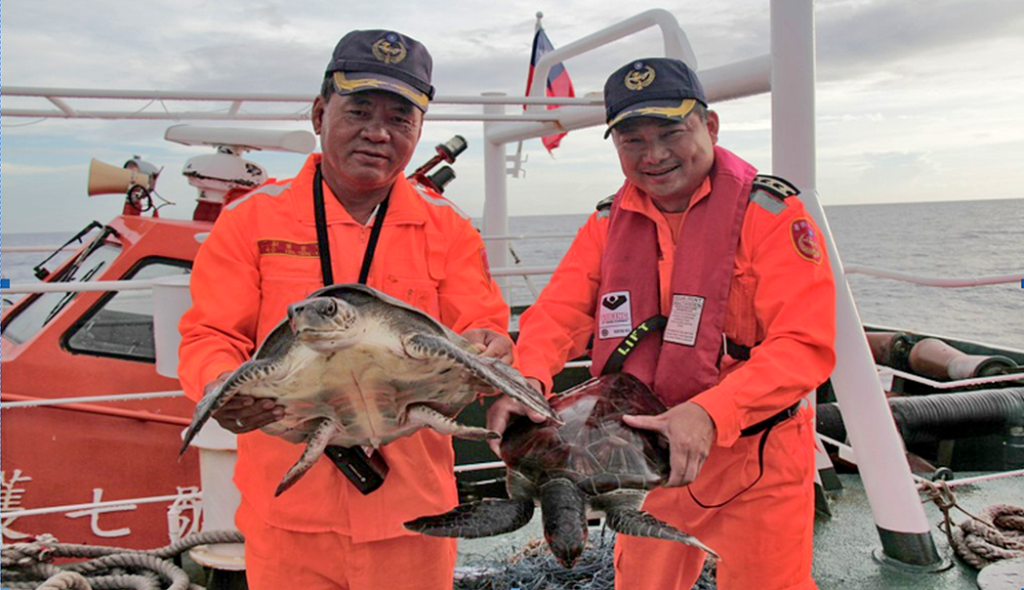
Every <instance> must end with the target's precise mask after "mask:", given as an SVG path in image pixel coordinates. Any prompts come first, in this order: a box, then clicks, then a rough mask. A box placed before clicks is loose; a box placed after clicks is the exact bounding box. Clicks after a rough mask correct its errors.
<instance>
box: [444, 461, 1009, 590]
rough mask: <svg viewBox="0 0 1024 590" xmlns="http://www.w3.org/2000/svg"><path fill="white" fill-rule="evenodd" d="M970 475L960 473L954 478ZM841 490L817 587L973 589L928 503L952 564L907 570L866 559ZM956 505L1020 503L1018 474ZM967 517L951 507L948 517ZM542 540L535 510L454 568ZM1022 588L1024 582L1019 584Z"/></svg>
mask: <svg viewBox="0 0 1024 590" xmlns="http://www.w3.org/2000/svg"><path fill="white" fill-rule="evenodd" d="M971 475H976V474H968V473H963V474H959V476H960V477H963V478H966V477H969V476H971ZM840 480H841V481H842V483H843V490H842V491H841V492H838V493H837V494H835V495H834V497H833V499H832V502H831V508H832V514H833V516H832V518H821V517H819V518H818V520H817V522H816V523H815V530H814V533H815V552H814V578H815V580H816V581H817V584H818V587H819V588H820V589H821V590H850V589H857V590H904V589H905V590H917V589H920V590H924V589H928V590H947V589H948V590H967V589H976V588H977V587H978V586H977V582H976V579H977V572H976V571H975V570H973V569H971V568H970V567H969V566H967V565H965V564H964V563H963V562H962V561H960V560H958V559H957V558H955V557H954V556H953V554H952V549H951V548H950V547H949V543H948V542H947V540H946V537H945V535H944V534H943V533H942V532H940V530H939V528H938V523H939V522H940V521H941V520H942V513H941V512H940V511H939V509H938V508H937V507H936V506H935V504H934V503H931V502H929V503H928V504H926V506H925V513H926V514H927V516H928V520H929V522H931V523H932V537H933V538H934V540H935V544H936V546H937V548H938V550H939V553H940V555H942V556H943V557H945V558H946V559H950V560H951V561H952V567H950V568H949V569H947V570H945V571H942V572H938V573H927V574H918V573H907V572H904V571H901V570H899V569H898V568H895V567H891V566H887V565H883V564H881V563H879V562H878V561H876V560H875V559H874V558H873V557H872V552H874V551H875V550H876V549H879V548H880V547H881V543H880V542H879V540H878V533H877V532H876V529H875V524H874V521H873V519H872V517H871V508H870V506H869V504H868V501H867V496H866V494H865V493H864V487H863V485H862V484H861V481H860V479H859V478H858V477H857V476H855V475H840ZM954 494H955V497H956V500H957V502H958V504H959V505H961V506H963V507H964V509H965V510H967V511H968V512H971V513H972V514H978V513H980V512H981V511H982V510H983V509H984V508H986V507H987V506H990V505H992V504H997V503H1007V504H1014V505H1018V506H1019V505H1022V504H1024V478H1022V477H1016V478H1004V479H998V480H990V481H985V482H982V483H980V484H974V485H966V486H960V487H956V488H954ZM966 518H967V517H966V516H965V515H964V514H963V513H960V512H958V511H954V514H953V521H954V522H955V523H959V522H961V521H963V520H965V519H966ZM543 538H544V535H543V532H542V530H541V523H540V518H539V511H538V512H537V513H536V514H535V516H534V518H533V520H532V521H531V522H530V523H529V524H528V525H527V526H526V527H524V528H523V529H520V530H519V531H516V532H514V533H510V534H506V535H500V536H498V537H491V538H487V539H474V540H462V541H460V543H459V560H458V564H459V566H463V567H464V566H467V565H472V566H480V564H481V563H485V562H488V561H489V560H491V561H492V563H494V565H498V563H497V562H496V561H493V560H498V559H501V558H503V557H508V556H510V555H512V554H514V553H516V552H517V551H518V549H520V548H521V547H523V546H524V545H526V544H527V543H529V542H531V541H536V540H541V539H543ZM1020 586H1021V587H1022V588H1024V582H1022V583H1021V585H1020Z"/></svg>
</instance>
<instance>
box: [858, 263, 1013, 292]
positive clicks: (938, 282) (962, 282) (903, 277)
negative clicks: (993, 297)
mask: <svg viewBox="0 0 1024 590" xmlns="http://www.w3.org/2000/svg"><path fill="white" fill-rule="evenodd" d="M843 270H844V271H845V272H846V274H848V275H849V274H862V275H868V276H873V277H878V278H883V279H892V280H894V281H902V282H904V283H914V284H916V285H924V286H927V287H946V288H960V287H980V286H982V285H999V284H1003V283H1016V282H1018V281H1024V271H1018V272H1016V273H1011V274H1006V275H992V276H986V277H969V278H966V279H949V278H941V277H922V276H918V275H914V274H910V273H905V272H900V271H895V270H889V269H886V268H877V267H873V266H863V265H859V264H844V265H843Z"/></svg>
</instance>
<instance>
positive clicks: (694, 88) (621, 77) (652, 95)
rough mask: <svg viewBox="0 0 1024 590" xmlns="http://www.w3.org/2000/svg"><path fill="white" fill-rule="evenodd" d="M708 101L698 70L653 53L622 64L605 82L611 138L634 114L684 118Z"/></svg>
mask: <svg viewBox="0 0 1024 590" xmlns="http://www.w3.org/2000/svg"><path fill="white" fill-rule="evenodd" d="M698 102H699V103H701V104H703V105H704V106H707V105H708V101H707V99H706V98H705V97H704V87H703V86H701V84H700V80H699V79H698V78H697V74H696V73H694V71H693V70H691V69H690V68H689V67H688V66H687V65H686V64H685V63H683V62H682V61H680V60H678V59H671V58H667V57H651V58H645V59H638V60H636V61H633V62H631V63H629V64H627V65H625V66H622V67H621V68H619V69H618V70H616V71H615V73H614V74H612V75H611V76H610V77H609V78H608V81H607V82H605V84H604V107H605V113H606V115H607V119H606V120H607V122H608V130H607V131H605V134H604V136H605V137H606V138H607V137H608V135H609V134H610V133H611V132H612V128H613V127H615V126H616V125H618V124H619V123H620V122H622V121H624V120H626V119H631V118H633V117H658V118H661V119H671V120H678V121H682V120H683V119H685V118H686V115H689V114H690V111H692V110H693V107H694V106H695V105H696V104H697V103H698Z"/></svg>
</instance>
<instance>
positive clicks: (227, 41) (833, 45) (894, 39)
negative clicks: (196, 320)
mask: <svg viewBox="0 0 1024 590" xmlns="http://www.w3.org/2000/svg"><path fill="white" fill-rule="evenodd" d="M76 6H77V8H76ZM598 7H599V8H598ZM650 8H664V9H666V10H668V11H669V12H671V13H672V14H673V15H674V16H675V17H676V18H677V19H678V21H679V23H680V25H682V27H683V29H684V30H685V31H686V33H687V36H688V37H689V40H690V43H691V45H692V46H693V49H694V51H695V53H696V55H697V58H698V60H699V67H700V68H701V69H707V68H713V67H716V66H721V65H725V64H728V63H731V62H733V61H736V60H743V59H748V58H753V57H757V56H760V55H764V54H766V53H768V51H769V26H768V18H769V4H768V1H767V0H720V1H718V2H698V1H696V0H668V1H665V2H660V3H653V2H646V1H635V2H623V3H611V2H600V3H596V2H592V1H583V0H560V1H555V0H535V1H533V2H523V1H520V0H509V1H504V2H500V3H481V2H479V1H478V0H473V1H469V0H454V1H450V2H441V3H438V2H431V3H427V2H421V1H419V0H415V1H409V2H402V3H393V4H385V5H381V4H378V3H372V2H364V1H359V2H353V1H350V0H330V1H323V0H307V1H305V2H302V3H299V4H295V3H286V2H280V1H276V0H274V1H261V0H249V1H246V2H236V1H231V0H224V1H221V2H209V1H207V0H174V1H171V0H147V1H146V2H124V1H120V0H93V1H92V2H89V3H88V8H86V7H85V5H74V4H69V3H67V2H66V1H64V0H35V1H33V2H16V3H11V2H9V3H8V4H6V5H4V7H3V12H2V19H0V31H2V36H0V37H2V45H0V80H2V83H3V84H6V85H9V86H41V87H77V88H96V89H133V90H163V91H171V90H195V91H219V92H232V91H237V92H283V93H305V92H308V93H309V95H310V97H311V98H312V96H313V95H314V94H315V93H316V92H317V90H318V89H319V84H320V80H321V76H322V73H323V68H324V66H325V65H326V63H327V61H328V59H329V57H330V52H331V50H332V49H333V47H334V44H335V43H336V42H337V40H338V38H340V37H341V36H342V35H343V34H344V33H345V32H347V31H349V30H351V29H358V28H390V29H395V30H398V31H401V32H403V33H406V34H408V35H410V36H412V37H415V38H417V39H419V40H420V41H422V42H423V43H424V44H425V45H426V46H427V47H428V48H429V49H430V51H431V53H432V54H433V57H434V64H435V66H434V85H435V86H436V87H437V89H438V93H439V94H444V95H477V94H479V93H481V92H486V91H496V92H504V93H507V94H510V95H521V94H522V92H523V88H524V86H525V80H526V74H527V68H528V64H529V58H530V56H529V53H530V44H531V41H532V37H533V30H534V22H535V18H534V14H535V13H536V12H537V11H538V10H539V11H543V12H544V14H545V17H544V27H545V30H546V31H547V33H548V36H549V37H550V38H551V40H552V42H553V43H554V44H555V46H556V47H559V46H562V45H565V44H567V43H569V42H572V41H575V40H577V39H579V38H581V37H583V36H586V35H589V34H591V33H594V32H596V31H598V30H600V29H602V28H604V27H607V26H609V25H612V24H614V23H616V22H618V21H620V20H623V19H625V18H628V17H630V16H633V15H635V14H638V13H640V12H642V11H644V10H647V9H650ZM815 15H816V25H817V58H818V61H817V66H818V71H817V75H818V87H817V91H818V94H817V108H818V127H817V139H818V150H819V152H818V153H819V160H818V167H817V170H818V189H819V192H820V194H821V197H822V199H823V202H824V203H825V205H839V204H853V203H875V202H903V201H934V200H964V199H989V198H1021V197H1022V196H1024V195H1022V188H1021V187H1022V186H1024V165H1022V164H1021V161H1022V157H1024V133H1022V131H1024V109H1022V108H1021V104H1022V103H1024V60H1022V59H1021V56H1022V55H1024V34H1022V31H1024V2H1019V1H1018V0H929V1H923V0H820V1H819V2H818V3H817V5H816V13H815ZM661 52H662V44H661V40H660V36H659V34H658V33H657V32H656V30H654V29H649V30H647V31H644V32H641V33H639V34H637V35H635V36H632V37H630V38H628V39H623V40H620V41H618V42H616V43H614V44H612V45H610V46H607V47H604V48H602V49H600V50H597V51H595V52H593V53H592V54H588V55H584V56H580V57H577V58H573V59H571V60H569V61H567V62H566V63H565V66H566V68H567V69H568V70H569V73H570V76H571V77H572V81H573V84H574V86H575V89H576V93H577V95H579V96H582V95H584V94H586V93H588V92H598V91H600V90H601V89H602V87H603V85H604V81H605V78H606V77H607V75H608V74H609V73H610V72H611V71H613V70H614V69H616V68H617V67H619V66H620V65H622V64H624V63H627V62H628V61H630V60H632V59H634V58H637V57H644V56H653V55H659V54H661ZM2 101H3V102H2V106H0V109H6V108H45V107H48V106H50V105H49V103H45V102H40V101H26V99H18V98H16V97H3V99H2ZM75 104H76V105H78V106H79V108H83V109H88V108H97V107H91V106H90V103H89V102H80V103H75ZM124 105H126V106H124V107H122V108H135V107H139V108H141V106H142V104H141V103H137V102H131V103H124ZM712 107H713V108H715V110H717V111H718V112H719V114H720V116H721V119H722V133H721V136H720V143H721V144H722V145H724V146H725V147H728V148H730V149H732V150H733V151H736V152H738V153H739V154H741V155H742V156H744V157H745V158H746V159H748V160H749V161H751V162H752V163H754V164H755V165H756V166H757V167H758V168H760V169H761V170H763V171H770V170H771V141H770V132H769V122H770V104H769V98H768V97H767V96H757V97H750V98H744V99H741V100H736V101H730V102H723V103H720V104H713V105H712ZM150 108H151V109H157V110H159V108H160V106H159V105H154V106H151V107H150ZM469 108H470V107H459V108H458V109H455V110H456V111H458V112H465V111H466V110H468V109H469ZM441 110H442V109H438V111H437V112H441ZM444 110H445V111H446V112H452V108H451V107H449V108H447V109H444ZM511 111H512V109H511V107H510V112H511ZM170 124H171V123H170V122H167V121H97V120H76V121H71V120H59V119H50V120H33V119H21V118H12V117H4V118H3V119H2V143H0V167H2V170H0V196H2V206H3V207H2V208H3V215H2V217H0V224H2V231H3V232H4V233H20V232H38V231H68V230H73V229H78V228H80V227H82V226H84V225H85V224H86V223H87V222H88V221H89V220H91V219H97V220H99V221H106V220H107V219H108V218H110V217H112V216H113V215H114V214H116V213H118V212H119V211H120V208H121V205H120V203H119V202H118V198H117V197H116V196H113V195H111V196H106V197H101V196H97V197H92V198H89V197H87V196H86V192H85V187H86V175H87V170H88V163H89V160H90V159H91V158H97V159H99V160H102V161H105V162H109V163H112V164H115V165H118V166H119V165H121V164H122V163H123V162H124V161H125V160H126V159H128V158H129V157H131V156H132V155H133V154H139V155H141V156H143V157H144V158H145V159H146V160H148V161H151V162H153V163H155V164H157V165H159V166H164V167H166V168H165V171H164V173H163V174H162V175H161V177H160V181H159V184H158V186H157V189H158V191H159V193H160V194H161V195H162V196H164V197H165V198H167V199H169V200H172V201H175V202H176V203H177V205H176V206H174V207H167V208H165V209H163V210H162V211H161V213H162V214H163V215H165V216H168V217H174V218H187V217H189V216H190V215H191V211H192V201H193V199H194V195H195V193H194V191H193V190H192V189H191V188H190V187H189V186H188V185H187V183H186V182H185V181H184V179H183V178H182V177H181V176H180V174H179V172H180V170H181V167H182V166H183V165H184V162H185V160H186V159H188V158H189V157H192V156H196V155H201V154H203V153H207V152H208V150H206V149H204V148H200V147H186V146H181V145H177V144H172V143H169V142H166V141H164V140H163V133H164V130H165V129H166V128H167V127H168V126H169V125H170ZM213 124H214V125H219V126H227V125H236V126H240V125H242V124H239V123H213ZM244 125H251V126H255V125H257V124H252V123H245V124H244ZM262 126H264V127H274V128H287V129H309V128H310V127H309V125H308V123H306V122H294V123H277V124H263V125H262ZM456 133H458V134H461V135H463V136H465V137H466V138H467V140H468V141H469V143H470V148H469V150H468V151H467V152H466V153H465V154H464V155H463V156H462V157H461V158H460V159H459V162H458V163H457V164H456V171H457V173H458V178H457V179H456V180H455V181H454V182H453V184H452V185H451V186H450V187H449V189H448V192H447V193H446V194H447V196H449V197H450V198H451V199H453V200H454V201H456V202H457V203H458V204H459V205H460V206H461V207H462V208H463V209H465V210H466V211H467V212H468V213H470V214H471V215H474V216H479V215H480V214H481V212H482V210H483V186H484V177H483V150H482V139H481V137H482V127H481V125H480V124H479V123H452V122H440V121H431V122H428V123H427V124H426V126H425V128H424V133H423V139H422V141H421V145H420V148H419V149H418V151H417V153H416V156H415V157H414V159H413V162H412V165H411V166H413V167H414V166H417V165H419V164H420V163H422V162H423V161H425V160H426V159H427V158H429V157H430V156H431V155H433V151H434V150H433V146H434V145H436V144H437V143H440V142H442V141H445V140H447V139H448V138H450V137H451V136H452V135H454V134H456ZM524 152H525V153H527V154H528V161H527V162H526V164H525V168H526V177H525V178H520V179H509V183H508V191H509V199H510V205H509V208H510V212H511V214H513V215H533V214H557V213H585V212H588V211H590V210H591V209H592V207H593V204H594V203H595V202H596V201H598V200H600V199H601V198H602V197H604V196H606V195H608V194H610V193H611V192H614V190H615V189H616V188H617V187H618V185H619V184H620V183H621V172H620V170H619V167H618V162H617V159H616V157H615V154H614V150H613V149H612V147H611V145H610V143H608V142H606V141H604V140H603V139H602V130H601V129H600V128H596V127H595V128H589V129H583V130H577V131H573V132H572V133H570V134H569V135H568V136H567V137H566V138H565V139H564V140H563V142H562V147H560V148H558V149H557V150H555V152H554V157H551V156H549V155H548V154H547V152H546V151H545V150H544V148H543V147H542V145H541V143H540V141H539V140H531V141H528V142H527V143H526V144H525V146H524ZM246 157H248V158H249V159H252V160H255V161H258V162H260V163H261V164H263V165H264V166H266V167H267V168H268V169H269V171H270V173H271V175H272V176H277V177H287V176H291V175H292V174H293V173H294V172H295V171H296V170H297V169H298V167H299V166H300V165H301V162H302V160H303V159H304V157H303V156H298V155H289V154H276V153H270V152H255V153H249V154H248V155H247V156H246Z"/></svg>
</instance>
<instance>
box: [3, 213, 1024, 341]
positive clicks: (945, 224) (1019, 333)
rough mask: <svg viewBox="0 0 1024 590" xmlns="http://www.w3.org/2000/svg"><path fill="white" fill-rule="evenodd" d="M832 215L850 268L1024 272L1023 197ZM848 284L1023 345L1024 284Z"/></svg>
mask: <svg viewBox="0 0 1024 590" xmlns="http://www.w3.org/2000/svg"><path fill="white" fill-rule="evenodd" d="M825 214H826V216H827V217H828V221H829V227H830V229H831V231H832V233H833V236H834V237H835V240H836V245H837V248H838V250H839V255H840V257H841V258H842V261H843V263H845V264H847V265H850V264H858V265H866V266H875V267H881V268H886V269H891V270H895V271H900V272H905V273H912V274H916V275H920V276H927V277H947V278H967V277H975V276H988V275H1004V274H1011V273H1019V272H1024V232H1022V229H1024V199H1013V200H991V201H956V202H942V203H901V204H884V205H848V206H834V207H826V209H825ZM585 219H586V215H553V216H529V217H512V218H510V220H509V233H510V234H513V235H521V234H531V235H532V234H543V235H551V234H560V235H564V234H574V233H575V232H576V230H577V228H579V226H580V225H581V224H582V223H583V222H584V221H585ZM70 237H71V235H70V234H52V233H47V234H5V235H4V236H3V238H2V246H3V247H10V246H33V245H58V244H61V243H63V242H64V241H66V240H67V239H68V238H70ZM571 241H572V238H571V237H556V238H546V239H536V240H523V241H518V242H515V243H513V245H512V247H513V250H514V252H515V255H516V257H518V259H519V260H520V261H521V262H520V263H521V265H523V266H549V265H554V264H556V263H557V262H558V260H559V259H560V258H561V257H562V255H563V254H564V253H565V251H566V250H567V249H568V247H569V244H570V243H571ZM45 256H46V254H41V253H29V254H24V253H4V254H3V258H2V261H0V271H2V273H3V276H4V277H5V278H8V279H10V280H11V282H12V283H18V282H25V281H31V280H35V279H34V277H33V274H32V267H33V266H34V265H36V264H37V263H39V262H40V261H41V260H42V259H43V258H45ZM56 260H57V259H55V261H56ZM513 262H514V260H510V263H513ZM47 266H48V268H51V269H52V268H55V267H56V263H55V262H51V263H50V264H48V265H47ZM531 280H532V282H533V287H534V288H536V289H540V288H542V287H543V286H544V285H545V284H546V283H547V277H539V276H538V277H533V278H532V279H531ZM848 281H849V285H850V288H851V289H852V291H853V296H854V300H855V301H856V303H857V308H858V311H859V312H860V315H861V319H862V320H863V321H864V322H865V323H868V324H873V325H882V326H888V327H893V328H901V329H907V330H913V331H917V332H924V333H930V334H937V335H944V336H950V337H955V338H961V339H966V340H975V341H980V342H985V343H990V344H997V345H1003V346H1010V347H1013V348H1017V349H1024V288H1021V284H1020V283H1019V282H1017V283H1009V284H1002V285H991V286H985V287H971V288H957V289H947V288H939V287H925V286H919V285H912V284H908V283H902V282H898V281H893V280H889V279H880V278H874V277H869V276H864V275H850V277H849V279H848ZM506 295H507V297H508V298H509V299H510V302H511V303H513V304H524V303H528V302H529V301H532V299H533V294H532V289H531V288H530V286H529V285H527V283H526V282H525V281H524V280H523V279H522V278H519V277H513V278H510V279H509V282H508V288H507V292H506Z"/></svg>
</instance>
